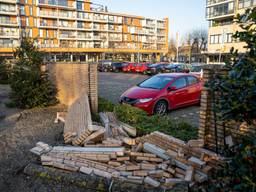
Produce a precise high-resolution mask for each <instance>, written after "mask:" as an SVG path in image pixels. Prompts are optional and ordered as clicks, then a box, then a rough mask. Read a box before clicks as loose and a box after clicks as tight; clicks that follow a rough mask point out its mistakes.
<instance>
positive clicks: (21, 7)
mask: <svg viewBox="0 0 256 192" xmlns="http://www.w3.org/2000/svg"><path fill="white" fill-rule="evenodd" d="M20 14H21V15H25V7H24V5H21V6H20Z"/></svg>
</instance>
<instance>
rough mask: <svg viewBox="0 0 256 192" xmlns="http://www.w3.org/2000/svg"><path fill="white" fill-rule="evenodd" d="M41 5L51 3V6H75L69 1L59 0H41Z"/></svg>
mask: <svg viewBox="0 0 256 192" xmlns="http://www.w3.org/2000/svg"><path fill="white" fill-rule="evenodd" d="M38 3H39V5H51V6H61V7H67V8H75V7H74V6H70V5H69V4H68V2H67V1H57V0H39V1H38Z"/></svg>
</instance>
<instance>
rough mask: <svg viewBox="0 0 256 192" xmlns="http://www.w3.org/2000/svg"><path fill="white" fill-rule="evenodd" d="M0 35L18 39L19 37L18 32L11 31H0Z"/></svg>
mask: <svg viewBox="0 0 256 192" xmlns="http://www.w3.org/2000/svg"><path fill="white" fill-rule="evenodd" d="M0 37H1V38H8V39H11V38H13V39H18V38H19V34H18V33H14V32H13V33H12V32H0Z"/></svg>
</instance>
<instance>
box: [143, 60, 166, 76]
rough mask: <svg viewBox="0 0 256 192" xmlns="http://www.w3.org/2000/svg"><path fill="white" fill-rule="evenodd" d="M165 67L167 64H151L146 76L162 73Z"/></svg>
mask: <svg viewBox="0 0 256 192" xmlns="http://www.w3.org/2000/svg"><path fill="white" fill-rule="evenodd" d="M165 66H166V64H163V63H156V64H150V65H148V67H147V70H146V71H145V74H147V75H155V74H158V73H162V72H163V71H164V67H165Z"/></svg>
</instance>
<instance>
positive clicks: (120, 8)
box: [91, 0, 208, 38]
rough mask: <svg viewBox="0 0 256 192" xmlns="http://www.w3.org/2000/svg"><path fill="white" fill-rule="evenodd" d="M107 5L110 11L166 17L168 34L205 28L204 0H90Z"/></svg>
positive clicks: (206, 25)
mask: <svg viewBox="0 0 256 192" xmlns="http://www.w3.org/2000/svg"><path fill="white" fill-rule="evenodd" d="M91 2H94V3H100V4H103V5H106V6H108V10H109V11H110V12H121V13H127V14H132V15H140V16H145V17H152V18H160V19H161V18H164V17H168V18H169V20H170V23H169V25H170V36H171V37H173V38H175V34H176V32H177V31H179V33H180V34H181V36H182V35H183V36H184V35H185V34H186V33H187V32H188V31H190V30H191V29H195V28H196V29H200V28H204V29H207V27H208V24H207V22H206V19H205V4H206V0H91Z"/></svg>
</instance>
